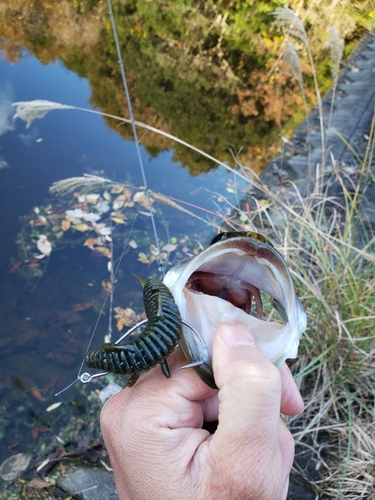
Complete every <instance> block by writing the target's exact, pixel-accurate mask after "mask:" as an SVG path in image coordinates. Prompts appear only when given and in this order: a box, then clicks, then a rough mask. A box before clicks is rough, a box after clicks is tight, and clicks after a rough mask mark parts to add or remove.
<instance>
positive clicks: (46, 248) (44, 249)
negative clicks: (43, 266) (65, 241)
mask: <svg viewBox="0 0 375 500" xmlns="http://www.w3.org/2000/svg"><path fill="white" fill-rule="evenodd" d="M36 246H37V248H38V250H39V251H40V252H41V253H42V254H44V255H49V254H50V253H51V252H52V245H51V242H50V241H48V238H47V236H45V235H44V234H41V235H39V239H38V241H37V242H36Z"/></svg>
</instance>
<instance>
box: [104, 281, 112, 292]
mask: <svg viewBox="0 0 375 500" xmlns="http://www.w3.org/2000/svg"><path fill="white" fill-rule="evenodd" d="M102 287H103V288H104V290H105V291H106V292H111V290H112V285H111V282H110V281H102Z"/></svg>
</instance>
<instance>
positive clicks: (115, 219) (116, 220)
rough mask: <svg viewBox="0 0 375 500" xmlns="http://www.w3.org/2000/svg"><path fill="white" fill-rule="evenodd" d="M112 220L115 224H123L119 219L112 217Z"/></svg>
mask: <svg viewBox="0 0 375 500" xmlns="http://www.w3.org/2000/svg"><path fill="white" fill-rule="evenodd" d="M112 220H113V221H114V222H117V224H125V222H124V220H123V219H120V218H119V217H112Z"/></svg>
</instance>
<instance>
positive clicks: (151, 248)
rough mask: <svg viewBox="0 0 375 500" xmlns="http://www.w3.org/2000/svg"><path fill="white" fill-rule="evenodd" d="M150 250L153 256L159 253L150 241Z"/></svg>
mask: <svg viewBox="0 0 375 500" xmlns="http://www.w3.org/2000/svg"><path fill="white" fill-rule="evenodd" d="M150 252H151V253H152V255H155V257H157V256H158V255H159V250H158V248H157V247H156V245H154V244H153V243H151V245H150Z"/></svg>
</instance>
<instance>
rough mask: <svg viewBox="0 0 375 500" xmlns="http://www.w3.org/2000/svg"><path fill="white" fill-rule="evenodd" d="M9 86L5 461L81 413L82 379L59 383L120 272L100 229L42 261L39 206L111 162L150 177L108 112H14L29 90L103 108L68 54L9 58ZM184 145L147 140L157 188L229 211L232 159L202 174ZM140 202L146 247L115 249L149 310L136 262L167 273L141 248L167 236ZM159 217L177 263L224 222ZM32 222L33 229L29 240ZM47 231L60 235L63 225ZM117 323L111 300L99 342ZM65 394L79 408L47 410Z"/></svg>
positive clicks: (1, 187) (3, 145) (1, 262)
mask: <svg viewBox="0 0 375 500" xmlns="http://www.w3.org/2000/svg"><path fill="white" fill-rule="evenodd" d="M0 95H1V103H0V113H1V115H0V124H1V130H0V133H1V136H0V164H1V167H2V168H1V169H0V231H1V235H2V244H1V247H0V273H1V282H0V311H1V337H0V345H1V352H2V363H1V366H0V438H1V439H0V463H1V462H2V461H3V460H4V459H6V458H7V457H8V456H10V455H11V454H14V453H16V452H25V451H27V452H30V453H31V454H35V453H37V452H38V451H40V450H41V449H43V447H44V442H45V441H48V439H49V440H50V441H52V434H54V435H55V434H58V433H59V427H60V426H61V427H62V426H63V425H64V423H66V421H68V420H69V413H71V412H74V411H75V407H74V405H72V401H74V400H75V399H79V397H80V391H81V390H82V387H80V386H79V384H77V385H76V386H74V387H72V388H71V389H70V390H69V391H67V392H66V393H64V394H62V395H61V396H60V397H58V398H55V397H54V394H55V393H56V392H57V391H59V390H60V389H62V388H63V387H64V386H66V385H67V384H68V383H70V382H71V381H72V380H74V378H75V377H76V376H77V372H78V369H79V366H80V363H81V361H82V358H83V355H84V352H85V350H86V348H87V346H88V342H89V338H90V335H91V333H92V332H93V329H94V325H95V323H96V321H97V319H98V317H99V311H100V308H101V306H102V304H103V301H104V297H105V291H104V290H103V286H102V281H106V280H107V281H108V279H109V273H108V268H107V264H108V259H107V258H106V257H105V256H100V254H99V252H93V251H92V250H90V249H89V248H87V247H84V246H83V242H84V240H85V239H86V238H88V237H89V236H90V235H83V239H82V238H81V239H78V240H75V241H74V242H72V244H71V245H65V246H63V247H62V248H57V246H58V245H57V246H56V247H55V248H54V250H53V251H52V253H51V255H50V258H49V261H48V265H47V266H46V268H44V264H45V262H46V261H47V258H48V257H47V258H45V259H44V260H42V259H41V260H40V261H39V262H40V264H39V262H38V261H35V260H34V261H33V262H31V261H28V260H25V258H24V255H23V254H22V252H21V253H20V247H21V246H22V245H26V246H27V245H31V246H32V247H33V248H34V249H35V251H34V254H35V252H36V253H38V252H37V248H36V242H37V239H38V234H43V232H46V231H47V229H46V227H44V226H42V227H35V230H36V232H34V233H30V221H32V220H33V219H37V217H38V214H37V212H38V213H39V215H40V214H42V213H44V212H43V210H45V207H46V206H47V205H48V203H49V202H51V207H52V208H51V210H54V209H55V208H54V207H55V206H56V205H54V204H55V203H56V202H55V201H53V197H52V196H51V194H50V193H49V187H50V186H51V184H52V183H53V182H55V181H59V180H61V179H66V178H69V177H76V176H82V175H83V174H99V175H103V176H105V177H108V178H110V179H113V180H116V181H119V182H124V181H126V182H128V183H130V184H131V185H133V186H135V189H134V192H135V191H136V190H137V186H141V185H142V177H141V174H140V169H139V164H138V160H137V154H136V149H135V144H134V142H133V141H132V140H125V139H123V138H122V137H121V136H120V135H119V134H118V133H117V132H116V131H115V130H113V129H110V128H108V127H107V125H106V124H105V122H104V121H103V118H102V117H101V116H97V115H92V114H87V113H84V112H79V111H74V110H73V111H71V110H57V111H53V112H51V113H49V114H48V115H47V116H45V117H44V118H43V119H39V120H36V121H34V122H33V123H32V124H31V126H30V127H29V128H26V126H25V122H23V121H21V120H16V121H15V122H13V121H12V116H13V115H14V113H15V108H14V107H12V106H11V103H12V102H17V101H29V100H34V99H46V100H50V101H54V102H60V103H64V104H69V105H74V106H79V107H86V108H90V109H92V108H91V106H90V105H89V104H88V101H89V99H90V87H89V85H88V82H87V80H86V79H82V78H79V77H78V76H77V75H76V74H74V73H73V72H71V71H69V70H67V69H66V68H65V67H64V66H63V65H62V64H61V63H59V62H56V63H54V64H48V65H45V64H41V63H40V62H39V61H38V60H37V59H35V58H34V57H31V56H29V55H28V56H26V55H25V57H23V58H22V59H21V60H20V62H18V63H16V64H9V63H7V62H6V61H5V60H2V61H1V63H0ZM173 154H174V151H173V150H170V151H165V152H162V153H160V154H158V155H157V156H154V157H151V156H150V154H149V153H148V152H147V151H146V150H145V148H144V147H142V146H141V155H142V159H143V162H144V166H145V171H146V172H145V173H146V178H147V182H148V186H149V188H150V189H152V190H153V191H156V192H160V193H162V194H164V195H169V196H173V197H174V198H176V199H179V200H182V201H185V202H189V203H191V204H193V205H196V206H199V207H201V208H202V209H206V210H209V211H211V212H217V211H218V210H222V213H226V212H227V210H228V207H227V206H225V204H223V201H222V199H221V198H220V194H223V195H224V196H225V197H226V199H227V200H228V201H230V202H231V203H233V204H234V205H235V204H236V203H237V202H238V197H242V195H243V194H244V192H245V186H240V185H239V184H238V181H237V180H236V179H234V178H233V174H231V173H228V172H227V171H226V170H225V169H224V168H223V167H221V168H219V169H217V170H213V171H212V172H210V173H206V174H201V175H200V176H197V177H191V176H190V175H189V171H188V169H186V168H182V166H181V164H179V163H178V162H175V161H174V160H173ZM43 207H44V208H43ZM185 207H186V208H188V209H189V210H192V211H194V212H195V213H196V214H199V215H200V216H201V217H203V218H205V219H207V220H210V221H211V222H216V223H217V224H219V225H220V224H221V222H222V221H221V219H220V218H219V217H216V218H215V217H214V216H213V215H207V213H205V212H203V211H202V210H197V209H194V208H191V207H190V206H186V205H185ZM64 208H73V207H72V206H69V205H66V206H64ZM140 208H142V207H140ZM138 212H140V213H137V217H136V218H135V219H134V220H133V222H132V226H131V228H130V227H129V228H128V230H129V238H130V239H132V240H133V242H134V241H135V242H136V243H137V244H138V248H136V249H133V248H130V247H129V246H127V247H126V246H124V244H123V242H121V243H120V244H119V247H118V248H115V249H114V251H115V252H116V255H118V254H120V253H121V252H122V251H123V250H124V249H125V250H126V255H125V256H124V258H123V259H122V260H121V263H120V268H119V271H118V274H117V279H118V281H117V284H116V290H115V294H114V306H115V307H116V306H122V307H124V308H125V307H131V308H132V309H133V310H135V311H136V312H137V313H138V314H139V313H141V312H142V310H143V304H142V291H141V287H140V285H139V283H138V282H137V280H136V279H135V278H134V276H133V275H132V273H135V274H139V275H141V276H144V277H146V278H147V277H149V276H151V275H154V276H157V277H159V278H160V277H161V275H160V272H159V271H158V265H157V263H156V262H153V263H151V264H147V263H142V262H140V261H139V253H140V251H142V252H144V253H146V254H147V253H148V254H150V251H149V247H150V244H152V243H155V242H154V236H153V232H152V226H151V223H150V217H148V216H147V214H146V213H145V212H146V210H145V209H143V211H142V210H139V211H138ZM142 212H143V213H142ZM156 224H157V231H158V233H159V237H160V239H161V241H162V242H163V243H164V244H166V243H171V242H173V243H174V244H175V245H176V244H177V248H176V250H173V251H172V252H171V253H170V257H169V267H170V265H171V263H172V262H173V260H174V259H178V258H179V257H180V258H182V257H184V256H186V255H189V254H191V252H193V251H198V250H199V249H200V248H201V245H203V246H204V245H206V244H207V243H208V242H209V240H210V238H211V237H212V236H213V235H214V234H215V233H216V230H215V228H214V227H210V226H207V225H206V224H204V223H202V222H200V221H199V220H197V219H194V218H192V217H191V216H187V215H186V214H182V212H180V211H176V210H175V209H172V208H170V207H167V206H165V205H164V206H163V205H159V207H158V211H157V213H156ZM129 226H130V224H129ZM20 231H24V233H23V234H24V236H23V240H22V241H20V237H19V233H20ZM47 236H48V237H49V238H50V239H51V238H52V233H48V234H47ZM91 236H92V234H91ZM25 240H26V241H25ZM181 240H182V241H183V244H180V243H179V242H180V241H181ZM182 248H184V252H185V254H184V252H183V251H182ZM55 250H56V251H55ZM22 257H23V258H22ZM17 265H19V267H18V268H17ZM36 269H37V270H38V273H35V270H36ZM42 270H43V273H42ZM21 271H22V272H21ZM33 273H35V274H33ZM86 305H87V308H86ZM107 328H108V308H105V310H104V314H103V315H102V319H101V321H100V323H99V327H98V330H97V332H96V334H95V338H94V345H99V344H101V343H102V342H103V337H104V334H105V333H106V332H107ZM115 330H116V328H115ZM114 336H116V332H114ZM57 401H62V402H63V405H65V407H66V409H67V411H66V412H64V411H63V410H62V409H61V408H60V409H58V410H56V413H53V412H52V413H49V412H46V408H48V407H49V406H50V405H51V404H53V403H56V402H57ZM58 413H59V415H58ZM51 414H52V415H53V417H51ZM56 417H57V418H58V422H55V419H56ZM45 433H47V434H48V436H49V437H48V438H47V437H46V436H45Z"/></svg>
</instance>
